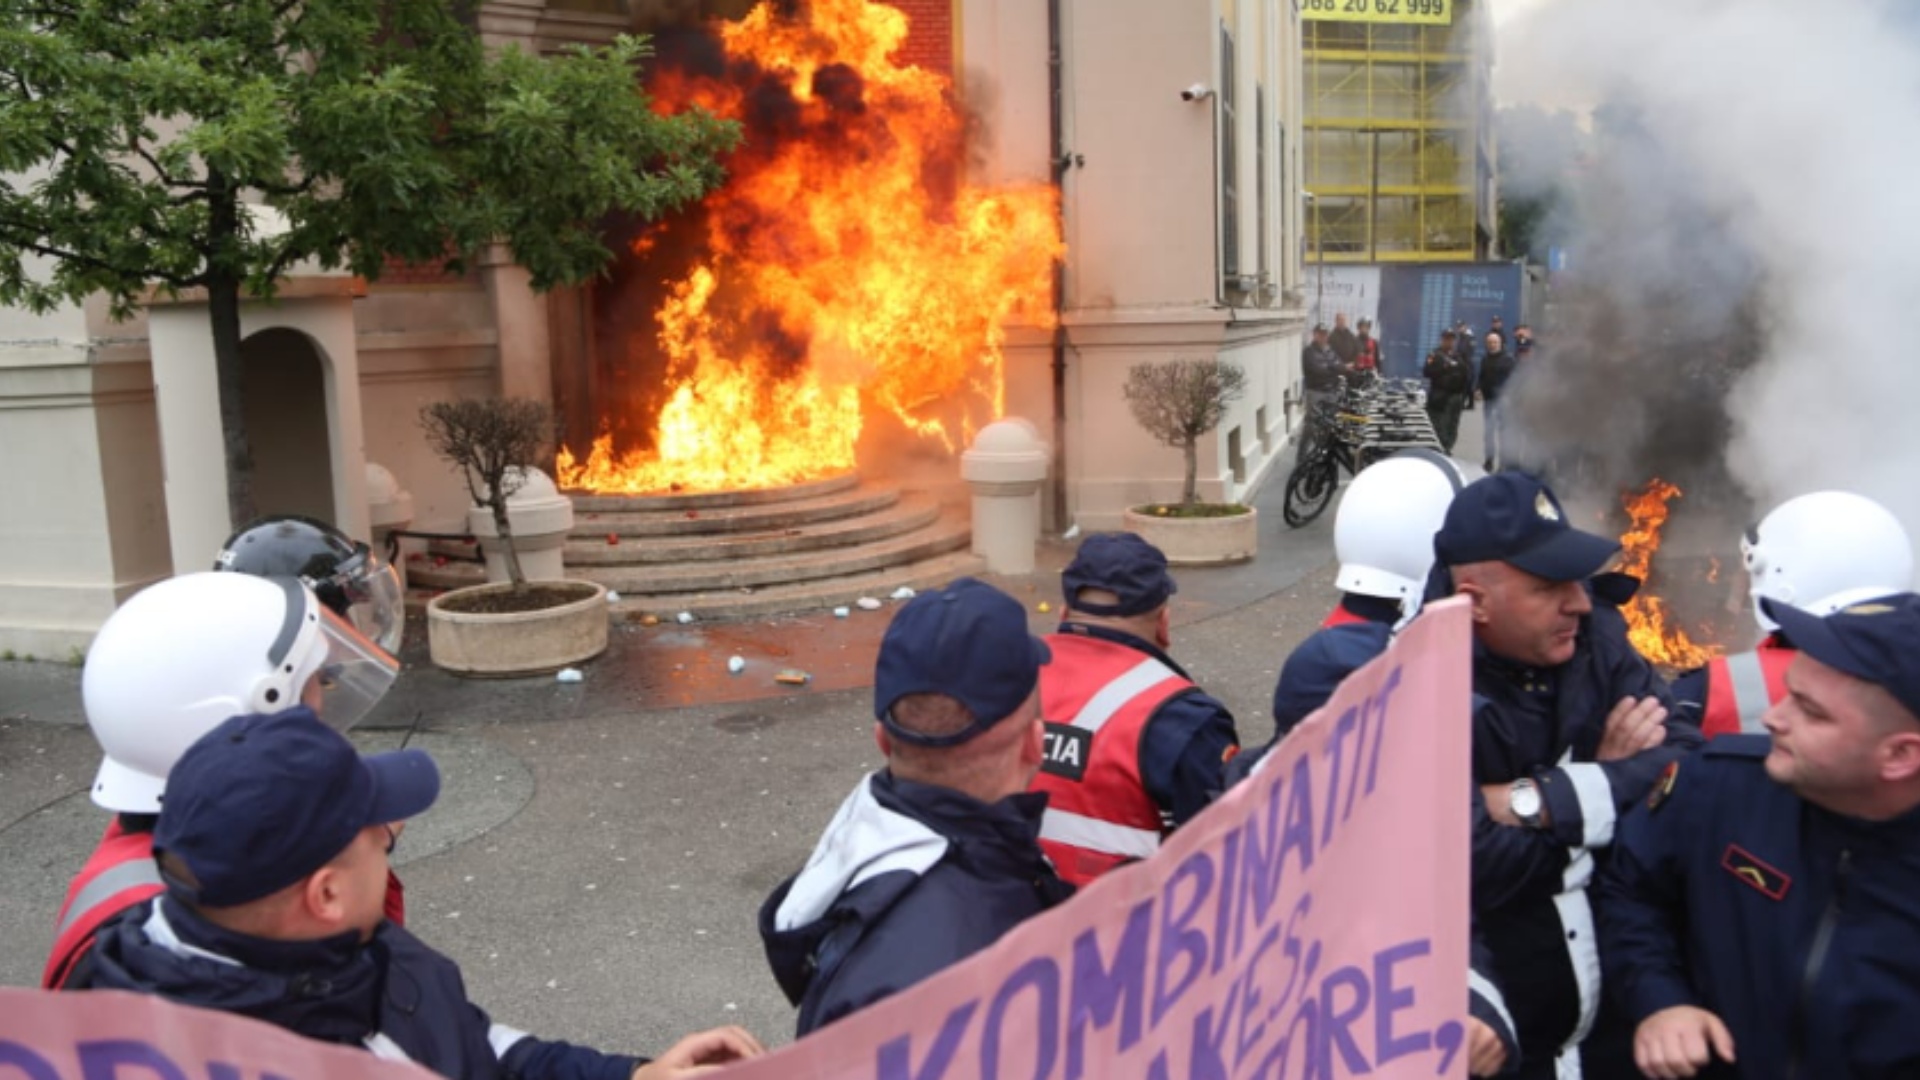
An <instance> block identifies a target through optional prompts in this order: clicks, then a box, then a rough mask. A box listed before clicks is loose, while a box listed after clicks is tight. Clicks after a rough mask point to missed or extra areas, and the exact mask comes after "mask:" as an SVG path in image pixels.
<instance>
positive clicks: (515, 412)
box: [420, 398, 554, 593]
mask: <svg viewBox="0 0 1920 1080" xmlns="http://www.w3.org/2000/svg"><path fill="white" fill-rule="evenodd" d="M420 426H421V428H423V429H424V430H425V431H426V433H427V445H428V446H431V447H433V451H434V453H436V454H439V455H440V456H441V457H443V458H446V459H447V460H448V461H451V462H453V463H454V464H455V465H457V466H459V467H460V475H461V477H462V478H463V479H465V480H466V482H467V493H468V494H470V495H472V496H473V502H474V505H476V506H484V507H486V508H488V509H489V510H491V511H493V527H494V529H495V531H497V532H498V533H499V534H500V546H501V547H502V548H503V549H505V551H506V553H507V577H508V578H509V579H510V580H512V582H513V591H514V592H516V593H519V592H525V591H526V588H527V576H526V574H525V573H523V572H522V571H521V569H520V554H519V552H517V551H516V550H514V544H513V524H512V522H511V521H509V520H508V518H507V500H508V499H510V498H512V497H513V494H514V492H516V491H519V490H520V487H521V485H523V484H525V483H526V472H525V470H527V469H531V468H537V467H538V466H539V463H540V462H542V461H544V460H546V458H547V454H548V453H549V452H550V450H551V449H552V446H553V437H554V420H553V410H552V409H550V408H548V407H547V406H546V405H545V404H543V403H541V402H538V401H532V400H529V399H527V398H484V399H482V398H463V399H461V400H459V401H436V402H434V403H433V404H431V405H428V406H426V407H425V408H423V409H421V410H420Z"/></svg>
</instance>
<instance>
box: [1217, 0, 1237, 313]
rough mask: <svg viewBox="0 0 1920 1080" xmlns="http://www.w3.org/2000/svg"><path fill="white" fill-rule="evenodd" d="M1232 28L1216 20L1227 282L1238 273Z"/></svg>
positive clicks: (1223, 252) (1222, 229) (1223, 263)
mask: <svg viewBox="0 0 1920 1080" xmlns="http://www.w3.org/2000/svg"><path fill="white" fill-rule="evenodd" d="M1234 81H1235V71H1234V58H1233V32H1232V31H1231V30H1229V29H1227V25H1226V24H1225V23H1221V24H1220V263H1221V267H1222V272H1223V273H1225V274H1226V277H1227V280H1228V281H1229V282H1231V281H1233V280H1234V279H1236V278H1238V277H1239V276H1240V192H1239V182H1238V176H1239V169H1240V154H1239V136H1238V132H1239V125H1238V124H1237V123H1236V122H1235V119H1234V100H1233V97H1234V95H1233V87H1234Z"/></svg>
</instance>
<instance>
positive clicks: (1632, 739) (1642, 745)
mask: <svg viewBox="0 0 1920 1080" xmlns="http://www.w3.org/2000/svg"><path fill="white" fill-rule="evenodd" d="M1666 721H1667V707H1666V706H1665V705H1662V704H1660V699H1659V698H1657V697H1643V698H1639V699H1637V700H1636V699H1634V698H1621V699H1620V703H1619V704H1618V705H1615V706H1614V707H1613V711H1612V712H1610V713H1608V714H1607V730H1606V733H1605V734H1603V735H1602V736H1601V737H1600V749H1599V750H1598V751H1597V752H1596V753H1595V754H1594V758H1595V760H1598V761H1619V760H1621V759H1623V758H1630V757H1632V756H1633V755H1635V754H1637V753H1639V752H1640V751H1642V750H1651V749H1653V748H1654V747H1656V746H1659V745H1660V744H1661V743H1663V742H1666V741H1667V729H1666V728H1665V727H1664V726H1662V725H1664V724H1665V723H1666Z"/></svg>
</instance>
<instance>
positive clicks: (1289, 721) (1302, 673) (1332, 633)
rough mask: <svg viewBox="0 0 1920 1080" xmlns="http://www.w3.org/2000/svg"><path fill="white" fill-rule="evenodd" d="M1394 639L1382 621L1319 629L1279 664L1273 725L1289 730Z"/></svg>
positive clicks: (1274, 698) (1390, 629) (1274, 689)
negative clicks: (1284, 661) (1285, 660)
mask: <svg viewBox="0 0 1920 1080" xmlns="http://www.w3.org/2000/svg"><path fill="white" fill-rule="evenodd" d="M1392 640H1393V628H1392V627H1390V626H1388V625H1387V624H1385V623H1377V622H1362V623H1344V624H1342V625H1340V626H1331V627H1328V628H1327V629H1325V630H1319V631H1316V632H1315V633H1313V634H1312V635H1311V636H1309V637H1308V638H1307V640H1305V641H1303V642H1301V643H1300V645H1299V646H1298V647H1297V648H1295V649H1294V650H1293V653H1292V654H1291V655H1289V656H1288V657H1287V662H1286V663H1284V664H1282V665H1281V666H1280V681H1279V682H1278V683H1277V684H1276V685H1275V686H1274V688H1273V724H1274V727H1275V729H1277V730H1279V731H1290V730H1292V729H1293V728H1294V727H1296V726H1298V725H1299V723H1300V721H1302V720H1305V719H1306V718H1307V717H1308V716H1310V715H1312V713H1313V710H1315V709H1317V708H1319V707H1320V706H1322V705H1325V704H1326V703H1327V699H1328V698H1330V697H1332V696H1333V692H1334V691H1335V690H1338V689H1339V688H1340V684H1341V683H1342V682H1343V681H1345V680H1346V677H1347V676H1349V675H1351V674H1353V673H1354V672H1355V671H1358V670H1359V669H1361V668H1363V667H1365V666H1366V665H1367V662H1368V661H1370V660H1372V659H1373V658H1374V657H1376V656H1379V655H1380V654H1381V653H1383V652H1385V651H1386V649H1387V644H1388V643H1389V642H1391V641H1392Z"/></svg>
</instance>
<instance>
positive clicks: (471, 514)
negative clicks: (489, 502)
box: [467, 469, 573, 581]
mask: <svg viewBox="0 0 1920 1080" xmlns="http://www.w3.org/2000/svg"><path fill="white" fill-rule="evenodd" d="M525 472H526V482H525V483H523V484H521V485H520V490H519V491H516V492H514V493H513V495H512V496H510V497H509V498H508V499H507V524H508V525H510V526H512V527H513V549H514V551H516V552H518V553H519V555H520V570H521V572H523V573H525V574H526V575H527V580H528V581H558V580H560V579H561V578H564V577H566V576H567V575H566V571H565V568H564V566H563V565H562V561H561V556H562V555H563V554H564V553H565V549H566V546H567V533H568V532H569V531H570V530H572V528H573V502H572V500H570V499H568V498H567V497H566V496H565V495H562V494H560V489H559V488H557V487H555V486H554V484H553V481H552V480H551V479H549V478H548V476H547V474H546V473H543V472H541V471H540V470H539V469H527V470H525ZM467 528H468V529H469V530H470V531H471V532H472V533H473V535H475V536H477V537H479V538H480V552H481V554H483V555H485V556H486V559H487V580H488V581H506V580H507V555H506V551H505V550H504V549H503V548H502V547H501V546H500V534H499V533H498V532H497V531H496V530H495V529H494V527H493V511H491V510H489V509H487V508H486V507H484V506H476V507H473V508H472V509H470V510H468V511H467Z"/></svg>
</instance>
